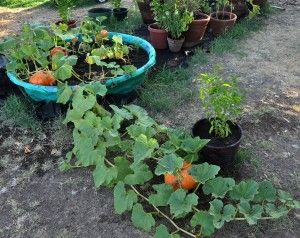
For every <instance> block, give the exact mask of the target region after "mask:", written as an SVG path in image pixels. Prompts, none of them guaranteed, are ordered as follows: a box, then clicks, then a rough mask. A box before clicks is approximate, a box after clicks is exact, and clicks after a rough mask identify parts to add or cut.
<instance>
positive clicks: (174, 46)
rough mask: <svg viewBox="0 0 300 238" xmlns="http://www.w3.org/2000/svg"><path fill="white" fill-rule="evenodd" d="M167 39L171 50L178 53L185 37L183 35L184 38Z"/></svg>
mask: <svg viewBox="0 0 300 238" xmlns="http://www.w3.org/2000/svg"><path fill="white" fill-rule="evenodd" d="M167 40H168V45H169V49H170V51H171V52H173V53H178V52H179V51H180V50H181V48H182V45H183V42H184V40H185V38H184V37H183V38H182V39H171V38H169V37H168V38H167Z"/></svg>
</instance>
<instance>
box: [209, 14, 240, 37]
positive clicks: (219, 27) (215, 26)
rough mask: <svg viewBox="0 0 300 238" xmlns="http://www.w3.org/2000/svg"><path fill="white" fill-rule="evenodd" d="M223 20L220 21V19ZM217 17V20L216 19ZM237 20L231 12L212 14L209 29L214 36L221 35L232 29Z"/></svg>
mask: <svg viewBox="0 0 300 238" xmlns="http://www.w3.org/2000/svg"><path fill="white" fill-rule="evenodd" d="M223 16H224V17H225V19H221V18H222V17H223ZM217 17H218V18H217ZM236 19H237V16H236V15H235V14H234V13H231V12H223V11H219V12H213V13H211V14H210V28H211V30H212V33H213V35H214V36H219V35H221V34H223V33H224V32H225V31H226V30H227V29H229V28H230V27H232V26H233V25H234V23H235V21H236Z"/></svg>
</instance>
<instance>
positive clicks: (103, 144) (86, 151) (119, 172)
mask: <svg viewBox="0 0 300 238" xmlns="http://www.w3.org/2000/svg"><path fill="white" fill-rule="evenodd" d="M106 91H107V90H106V88H105V86H104V85H102V84H101V83H100V82H99V83H94V84H83V85H82V86H80V87H77V88H76V90H72V89H71V88H70V87H69V86H67V85H65V86H64V87H62V88H61V90H60V96H59V100H58V102H60V103H64V104H66V103H68V102H70V106H69V109H68V112H67V115H66V118H65V121H64V123H71V124H72V125H73V126H74V130H73V140H74V142H73V144H74V147H73V149H72V150H71V151H70V152H68V153H67V155H66V158H65V159H63V160H62V161H61V163H60V170H61V171H67V170H70V169H73V168H81V167H85V168H87V167H88V168H92V170H93V172H92V175H93V179H94V183H95V185H96V187H97V188H99V187H101V186H108V187H111V188H113V190H114V208H115V211H116V213H117V214H122V213H124V212H126V211H128V212H130V211H131V220H132V222H133V224H134V225H135V226H136V227H137V228H140V229H142V230H144V231H146V232H153V234H154V237H155V238H166V237H170V238H171V237H172V238H178V237H180V235H184V236H188V237H202V236H209V235H211V234H213V233H214V232H215V231H216V229H220V228H221V227H223V225H224V224H225V223H226V222H230V221H234V220H237V221H246V222H247V223H248V224H250V225H254V224H256V223H257V222H258V221H259V220H262V219H264V220H265V219H276V218H280V217H282V216H285V215H287V214H288V213H289V211H290V210H292V209H294V208H299V207H300V203H299V202H298V201H296V200H294V199H293V197H292V196H291V194H289V193H288V192H285V191H282V190H277V189H275V188H274V187H273V185H272V183H270V182H268V181H263V182H256V181H253V180H246V181H241V182H239V183H237V182H236V181H235V180H234V179H233V178H224V177H221V176H219V175H218V173H219V170H220V168H219V167H218V166H215V165H210V164H208V163H201V162H199V161H198V152H199V151H200V150H201V149H202V148H203V147H204V146H205V145H206V143H207V142H208V141H207V140H203V139H200V138H199V137H195V138H193V137H191V136H190V135H189V134H187V133H185V132H183V131H180V130H177V129H172V128H168V127H166V126H164V125H161V124H158V123H157V122H156V121H155V120H153V119H152V118H151V117H150V116H148V114H147V112H146V111H145V110H144V109H143V108H141V107H138V106H136V105H129V106H124V107H122V108H118V107H116V106H114V105H111V106H110V107H111V109H112V112H109V111H107V110H105V109H104V108H103V107H102V106H101V105H100V104H99V103H98V102H97V97H101V96H104V95H105V93H106ZM184 162H185V163H186V162H190V163H193V165H192V167H191V168H190V170H189V174H190V175H191V176H192V177H193V178H194V179H195V181H196V182H197V183H198V186H197V187H196V188H195V189H194V190H193V191H187V190H184V189H182V188H178V189H176V190H174V188H173V187H172V186H170V185H167V184H164V183H163V182H160V181H162V179H161V175H164V174H175V175H178V174H179V171H180V169H181V168H182V167H183V163H184ZM206 201H207V202H206ZM146 204H148V205H146ZM145 205H146V206H145ZM155 217H160V218H164V219H166V221H167V222H168V223H169V224H170V226H169V227H167V226H165V225H163V224H157V221H156V220H155ZM182 220H183V221H184V224H188V225H184V226H181V225H179V224H183V222H180V221H182ZM154 228H155V229H154Z"/></svg>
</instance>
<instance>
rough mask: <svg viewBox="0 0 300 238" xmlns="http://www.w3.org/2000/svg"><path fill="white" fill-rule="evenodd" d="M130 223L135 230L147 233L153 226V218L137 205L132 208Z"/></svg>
mask: <svg viewBox="0 0 300 238" xmlns="http://www.w3.org/2000/svg"><path fill="white" fill-rule="evenodd" d="M131 221H132V222H133V225H135V226H136V227H137V228H140V229H143V230H145V231H148V232H149V231H150V230H151V227H152V226H154V225H155V220H154V218H153V216H152V215H151V214H150V213H146V212H145V211H144V209H143V207H142V205H141V204H139V203H137V204H135V205H134V206H133V209H132V214H131Z"/></svg>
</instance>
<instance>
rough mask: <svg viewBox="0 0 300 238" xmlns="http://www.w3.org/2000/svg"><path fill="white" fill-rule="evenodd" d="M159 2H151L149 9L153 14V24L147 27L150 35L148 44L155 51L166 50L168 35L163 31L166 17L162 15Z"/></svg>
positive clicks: (157, 0)
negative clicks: (150, 8)
mask: <svg viewBox="0 0 300 238" xmlns="http://www.w3.org/2000/svg"><path fill="white" fill-rule="evenodd" d="M163 6H164V5H163V4H162V3H161V1H160V0H153V1H152V2H151V7H152V10H153V14H154V20H155V23H153V24H150V25H149V26H148V30H149V33H150V42H151V44H152V45H153V47H154V48H155V49H158V50H164V49H166V48H168V41H167V37H168V33H167V31H166V30H165V24H166V17H165V15H164V11H165V9H164V8H163Z"/></svg>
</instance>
